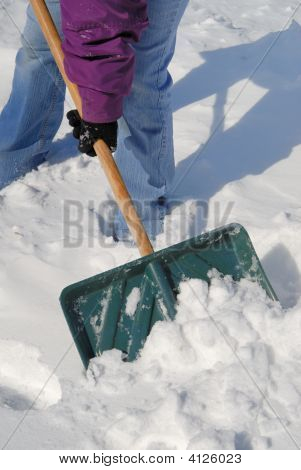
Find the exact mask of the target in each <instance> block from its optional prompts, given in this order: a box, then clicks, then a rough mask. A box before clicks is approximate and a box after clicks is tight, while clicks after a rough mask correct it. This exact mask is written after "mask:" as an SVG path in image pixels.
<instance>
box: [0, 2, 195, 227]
mask: <svg viewBox="0 0 301 470" xmlns="http://www.w3.org/2000/svg"><path fill="white" fill-rule="evenodd" d="M148 3H149V6H148V13H149V18H150V26H149V28H148V29H147V30H146V31H145V32H144V33H143V36H142V38H141V41H140V42H139V43H138V44H135V45H134V48H135V51H136V71H135V78H134V83H133V87H132V91H131V94H130V95H129V96H128V97H127V98H126V99H125V101H124V114H123V117H122V118H121V119H120V122H119V134H118V147H117V151H116V154H115V158H116V161H117V164H118V167H119V169H120V171H121V173H122V175H123V178H124V180H125V183H126V185H127V187H128V190H129V192H130V194H131V196H132V198H133V200H134V201H137V204H138V208H140V213H141V217H142V218H143V220H144V222H145V223H146V225H148V226H147V229H148V230H149V231H151V230H152V228H151V221H152V220H153V219H157V218H158V217H159V216H160V214H159V215H158V212H157V211H156V204H155V201H157V200H158V198H160V197H162V196H164V195H165V194H166V193H167V192H168V189H169V187H170V186H171V183H172V180H173V177H174V170H175V164H174V149H173V126H172V112H171V103H170V102H171V99H170V89H171V85H172V79H171V77H170V74H169V73H168V70H167V67H168V65H169V63H170V60H171V59H172V56H173V53H174V48H175V42H176V32H177V27H178V24H179V22H180V19H181V17H182V15H183V13H184V11H185V8H186V6H187V3H188V0H164V1H162V0H149V2H148ZM47 4H48V7H49V9H50V11H51V14H52V17H53V19H54V21H55V23H56V25H57V27H58V29H59V30H60V7H59V1H58V0H48V1H47ZM64 99H65V86H64V83H63V81H62V78H61V75H60V73H59V71H58V69H57V67H56V65H55V63H54V60H53V58H52V56H51V53H50V51H49V49H48V46H47V44H46V42H45V40H44V38H43V35H42V33H41V31H40V27H39V25H38V24H37V21H36V19H35V17H34V14H33V12H32V9H31V7H30V6H29V7H28V10H27V22H26V25H25V29H24V34H23V36H22V48H21V49H20V50H19V52H18V54H17V58H16V68H15V74H14V80H13V88H12V93H11V96H10V98H9V101H8V103H7V105H6V106H5V107H4V109H3V111H2V114H1V116H0V129H1V134H0V189H2V188H3V187H5V186H7V185H8V184H9V183H10V182H12V181H13V180H15V179H17V178H19V177H20V176H23V175H25V174H26V173H27V172H29V171H31V170H32V169H33V168H36V167H37V166H38V165H39V164H40V163H41V162H43V161H44V160H45V157H46V156H47V153H48V151H49V148H50V145H51V143H52V140H53V138H54V136H55V134H56V132H57V130H58V128H59V126H60V124H61V121H62V118H63V106H64ZM160 207H161V206H160ZM156 230H157V228H155V231H156ZM116 231H117V236H118V234H119V236H120V235H121V236H122V232H123V231H124V232H126V231H127V227H126V224H125V221H124V220H123V217H122V216H121V215H120V214H119V215H118V216H117V219H116Z"/></svg>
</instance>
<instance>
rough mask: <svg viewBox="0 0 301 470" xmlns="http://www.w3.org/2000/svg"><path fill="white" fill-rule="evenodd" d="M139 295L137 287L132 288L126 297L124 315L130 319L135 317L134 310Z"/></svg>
mask: <svg viewBox="0 0 301 470" xmlns="http://www.w3.org/2000/svg"><path fill="white" fill-rule="evenodd" d="M140 297H141V293H140V289H139V287H134V288H133V289H132V291H131V293H130V294H129V295H128V297H127V301H126V307H125V313H126V314H127V315H128V316H129V317H132V316H133V315H135V312H136V309H137V307H138V304H139V301H140Z"/></svg>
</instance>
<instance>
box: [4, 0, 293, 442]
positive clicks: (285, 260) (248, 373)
mask: <svg viewBox="0 0 301 470" xmlns="http://www.w3.org/2000/svg"><path fill="white" fill-rule="evenodd" d="M26 4H27V2H26V1H25V0H19V1H18V2H13V1H12V0H4V1H1V3H0V7H1V8H0V20H1V21H0V63H1V87H0V108H1V107H2V106H3V105H4V104H5V102H6V100H7V99H8V96H9V93H10V89H11V80H12V75H13V68H14V57H15V53H16V49H17V47H18V45H19V30H20V29H21V28H22V25H23V23H24V11H25V7H26ZM298 5H299V2H298V1H296V0H281V1H280V0H265V1H263V0H228V1H224V0H211V1H210V2H209V4H208V2H205V1H203V0H190V2H189V7H188V9H187V11H186V13H185V16H184V18H183V20H182V23H181V27H180V30H179V36H178V42H177V50H176V54H175V57H174V60H173V62H172V65H171V72H172V74H173V77H174V81H175V85H174V89H173V106H174V111H175V113H174V125H175V147H176V162H177V171H176V180H175V184H174V188H173V194H172V199H173V203H172V205H171V208H170V213H169V214H168V215H167V217H166V222H165V232H164V234H161V235H160V236H159V237H158V239H157V241H156V249H161V248H164V247H166V246H169V245H171V244H173V243H176V242H178V241H182V240H185V239H187V238H189V237H192V236H194V235H196V234H199V233H201V232H202V231H204V230H208V229H211V228H215V227H217V226H220V225H223V224H225V223H227V222H233V221H235V222H239V223H241V224H242V225H244V226H245V227H246V229H247V230H248V232H249V234H250V237H251V239H252V241H253V243H254V245H255V248H256V250H257V253H258V255H259V257H260V259H261V260H262V264H263V267H264V269H265V271H266V273H267V275H268V277H269V279H270V281H271V283H272V285H273V287H274V289H275V291H276V292H277V294H278V297H279V300H280V302H274V301H272V300H271V299H269V298H268V297H267V295H266V293H265V292H264V291H263V290H262V289H261V288H260V287H259V286H257V285H256V284H254V283H251V282H249V281H247V280H243V281H241V282H240V283H234V282H233V281H232V279H231V278H229V277H226V278H224V279H222V278H221V277H220V276H219V274H218V273H217V272H215V271H213V272H212V273H211V285H210V288H208V285H207V284H206V283H205V282H203V281H200V280H196V279H190V280H186V281H184V282H183V283H182V284H181V288H180V294H179V297H178V306H177V316H176V320H175V321H174V322H160V323H157V324H156V325H155V326H154V328H153V329H152V331H151V334H150V336H149V338H148V340H147V342H146V344H145V346H144V348H143V350H142V352H141V357H140V358H139V359H138V360H137V361H135V362H134V363H125V362H123V361H122V360H121V353H120V352H119V351H116V350H115V351H114V350H113V351H108V352H106V353H104V354H103V355H102V356H101V357H98V358H95V359H94V360H93V361H92V362H91V364H90V367H89V370H88V371H87V373H86V372H85V371H84V370H83V367H82V364H81V361H80V358H79V355H78V353H77V350H76V348H75V346H74V344H73V340H72V337H71V335H70V332H69V330H68V327H67V324H66V322H65V319H64V316H63V314H62V312H61V309H60V306H59V302H58V297H59V295H60V292H61V290H62V289H63V288H64V287H65V286H67V285H69V284H71V283H73V282H76V281H79V280H81V279H84V278H87V277H89V276H92V275H95V274H97V273H100V272H104V271H106V270H109V269H111V268H114V267H116V266H119V265H121V264H124V263H126V262H128V261H131V260H134V259H136V258H138V257H139V253H138V250H137V249H136V248H134V247H130V246H126V245H123V244H116V243H114V242H113V240H112V237H111V235H112V234H111V231H110V223H108V222H106V217H107V216H108V214H106V213H104V212H106V211H104V210H102V209H104V208H105V209H106V210H107V205H106V204H105V201H108V200H111V199H112V196H111V193H110V190H109V188H108V185H107V183H106V181H105V177H104V175H103V174H102V172H101V170H100V169H98V166H97V165H98V163H97V161H96V160H93V159H90V158H87V157H83V156H79V155H78V154H77V151H76V147H75V144H74V142H73V140H72V137H71V134H70V131H69V129H68V126H67V124H66V122H65V121H64V122H63V124H62V126H61V128H60V130H59V132H58V135H57V137H56V140H55V142H54V144H53V146H52V149H51V152H50V156H49V161H48V162H47V163H45V164H44V165H42V166H41V167H40V169H39V171H34V172H32V173H30V174H28V175H27V176H26V177H25V178H23V179H21V180H19V181H16V182H15V183H13V184H11V185H10V186H9V187H8V188H6V189H4V190H3V191H1V192H0V220H1V225H0V253H1V256H0V321H1V333H0V422H1V427H0V443H1V447H2V448H7V449H79V448H80V449H95V448H98V449H99V448H101V449H155V448H156V449H296V448H300V447H301V339H300V338H301V336H300V327H301V275H300V270H301V237H300V233H301V232H300V231H301V203H300V200H301V190H300V172H301V163H300V160H299V158H300V157H301V106H300V103H301V47H299V46H298V45H301V26H300V25H301V8H300V10H299V9H298V8H297V7H298ZM69 103H70V98H68V99H67V101H66V110H67V109H70V106H69ZM79 212H80V215H81V218H82V225H81V228H80V229H79V228H78V227H77V226H76V224H73V226H72V230H71V231H70V232H69V226H70V224H69V226H68V220H67V219H66V217H67V218H68V217H69V216H70V217H71V219H70V221H69V222H72V221H73V220H74V219H76V217H77V216H78V214H79ZM66 214H67V215H66ZM70 214H71V215H70ZM72 217H73V218H72ZM71 225H72V224H71ZM139 300H140V292H139V290H138V289H136V290H134V291H132V292H131V294H130V296H129V297H128V300H127V305H126V311H127V314H128V315H133V314H134V312H135V309H136V307H137V304H138V303H139ZM96 327H97V325H96Z"/></svg>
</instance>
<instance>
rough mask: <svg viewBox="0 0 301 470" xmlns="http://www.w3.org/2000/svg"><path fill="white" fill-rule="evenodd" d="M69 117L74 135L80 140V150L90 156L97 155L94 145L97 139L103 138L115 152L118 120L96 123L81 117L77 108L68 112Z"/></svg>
mask: <svg viewBox="0 0 301 470" xmlns="http://www.w3.org/2000/svg"><path fill="white" fill-rule="evenodd" d="M67 119H68V121H69V124H70V126H71V127H73V135H74V137H75V138H76V139H78V140H79V145H78V150H79V151H80V152H81V153H86V154H87V155H89V157H96V152H95V150H94V148H93V145H94V144H95V142H97V140H99V139H102V140H103V141H104V142H105V143H106V144H107V146H108V147H109V148H110V149H111V152H114V151H115V150H116V147H117V130H118V124H117V121H114V122H109V123H104V124H95V123H92V122H87V121H84V120H83V119H81V117H80V115H79V113H78V111H77V110H76V109H74V110H72V111H69V112H68V113H67Z"/></svg>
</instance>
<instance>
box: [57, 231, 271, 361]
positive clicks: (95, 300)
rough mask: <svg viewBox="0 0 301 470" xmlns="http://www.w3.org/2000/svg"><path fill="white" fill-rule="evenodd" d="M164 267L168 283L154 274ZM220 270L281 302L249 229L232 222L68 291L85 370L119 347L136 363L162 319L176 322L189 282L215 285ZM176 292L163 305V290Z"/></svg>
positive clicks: (69, 316)
mask: <svg viewBox="0 0 301 470" xmlns="http://www.w3.org/2000/svg"><path fill="white" fill-rule="evenodd" d="M154 265H157V266H158V265H159V266H160V270H159V273H160V272H161V273H162V279H158V276H157V277H154V276H153V275H152V271H153V270H152V269H151V268H152V267H153V266H154ZM213 268H215V269H216V270H218V271H219V272H220V273H221V274H223V275H231V276H232V277H233V279H234V280H236V281H239V280H240V279H242V278H247V279H250V280H252V281H254V282H258V283H259V284H260V285H261V286H262V287H263V289H265V290H266V292H267V294H268V295H269V296H270V297H271V298H272V299H275V300H277V297H276V294H275V292H274V291H273V288H272V286H271V284H270V283H269V281H268V279H267V277H266V275H265V273H264V271H263V268H262V266H261V264H260V261H259V259H258V256H257V254H256V252H255V250H254V247H253V245H252V243H251V240H250V238H249V236H248V234H247V232H246V230H245V229H244V228H243V227H242V226H241V225H239V224H230V225H227V226H225V227H222V228H220V229H216V230H213V231H211V232H207V233H205V234H202V235H200V236H198V237H196V238H192V239H190V240H187V241H185V242H182V243H179V244H177V245H174V246H172V247H169V248H166V249H164V250H161V251H158V252H156V253H153V254H151V255H149V256H145V257H143V258H140V259H138V260H136V261H133V262H130V263H127V264H125V265H123V266H120V267H118V268H115V269H112V270H110V271H107V272H105V273H102V274H99V275H97V276H94V277H91V278H89V279H85V280H83V281H80V282H78V283H76V284H72V285H70V286H68V287H66V288H65V289H64V290H63V292H62V294H61V297H60V302H61V305H62V308H63V311H64V314H65V317H66V320H67V323H68V325H69V328H70V331H71V333H72V336H73V339H74V341H75V343H76V346H77V349H78V351H79V354H80V356H81V359H82V361H83V364H84V366H85V367H87V366H88V364H89V360H90V359H91V358H93V357H95V356H99V355H100V354H101V353H102V352H103V351H105V350H109V349H113V348H115V349H119V350H120V351H122V352H123V353H124V354H125V357H126V359H127V360H129V361H131V360H134V359H135V358H136V357H137V356H138V354H139V351H140V350H141V348H142V347H143V344H144V342H145V340H146V338H147V336H148V334H149V332H150V331H151V328H152V326H153V325H154V323H156V322H157V321H162V320H163V321H164V320H168V319H171V320H172V319H173V318H174V315H175V311H176V307H175V305H176V294H177V292H178V289H179V284H180V283H181V282H182V281H183V280H185V279H191V278H197V279H202V280H205V281H207V282H208V283H210V279H209V277H208V272H209V271H210V270H212V269H213ZM166 283H168V289H169V290H170V291H171V292H172V293H174V304H175V305H174V306H173V308H168V310H167V309H166V308H165V305H162V295H161V294H162V292H160V289H161V290H162V286H164V285H166Z"/></svg>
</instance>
